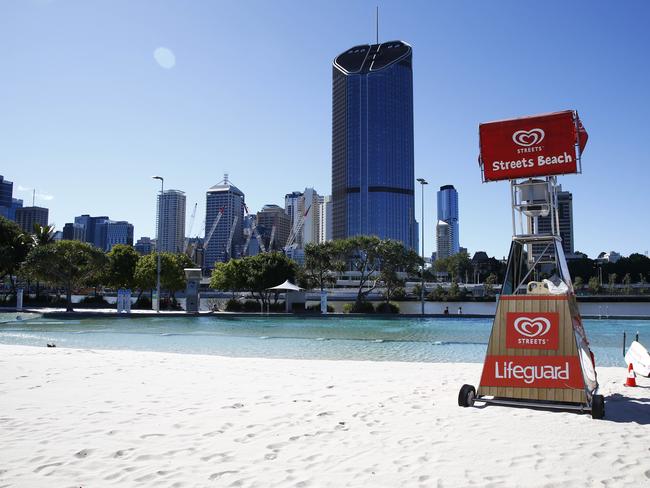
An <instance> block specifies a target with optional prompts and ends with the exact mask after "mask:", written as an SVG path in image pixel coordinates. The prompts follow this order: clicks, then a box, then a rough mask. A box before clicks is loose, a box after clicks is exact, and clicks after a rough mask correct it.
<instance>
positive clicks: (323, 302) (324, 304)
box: [320, 290, 327, 314]
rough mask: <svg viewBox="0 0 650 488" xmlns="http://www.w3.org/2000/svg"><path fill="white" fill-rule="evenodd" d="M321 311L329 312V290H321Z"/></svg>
mask: <svg viewBox="0 0 650 488" xmlns="http://www.w3.org/2000/svg"><path fill="white" fill-rule="evenodd" d="M320 313H323V314H327V291H325V290H322V291H321V292H320Z"/></svg>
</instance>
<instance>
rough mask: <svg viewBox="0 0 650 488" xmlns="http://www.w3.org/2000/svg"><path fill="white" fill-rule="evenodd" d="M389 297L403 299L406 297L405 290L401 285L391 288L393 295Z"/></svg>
mask: <svg viewBox="0 0 650 488" xmlns="http://www.w3.org/2000/svg"><path fill="white" fill-rule="evenodd" d="M418 296H419V295H418ZM391 298H392V299H393V300H404V299H405V298H406V290H405V289H404V288H402V287H399V288H395V290H393V295H392V296H391Z"/></svg>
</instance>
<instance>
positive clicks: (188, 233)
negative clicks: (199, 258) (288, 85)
mask: <svg viewBox="0 0 650 488" xmlns="http://www.w3.org/2000/svg"><path fill="white" fill-rule="evenodd" d="M196 206H197V204H196V203H195V204H194V210H192V215H191V216H190V226H189V229H188V231H187V235H188V236H191V235H192V228H193V227H194V219H195V218H196ZM189 246H190V238H189V237H186V238H185V246H184V248H183V252H185V253H186V254H188V255H191V254H192V252H191V251H190V250H189Z"/></svg>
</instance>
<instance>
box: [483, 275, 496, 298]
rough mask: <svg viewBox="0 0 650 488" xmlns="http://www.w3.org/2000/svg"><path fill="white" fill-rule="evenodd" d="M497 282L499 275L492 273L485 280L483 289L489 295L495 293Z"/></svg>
mask: <svg viewBox="0 0 650 488" xmlns="http://www.w3.org/2000/svg"><path fill="white" fill-rule="evenodd" d="M496 283H497V275H495V274H494V273H490V274H489V275H488V277H487V278H485V281H484V282H483V290H484V291H485V294H486V295H487V296H492V295H494V285H496Z"/></svg>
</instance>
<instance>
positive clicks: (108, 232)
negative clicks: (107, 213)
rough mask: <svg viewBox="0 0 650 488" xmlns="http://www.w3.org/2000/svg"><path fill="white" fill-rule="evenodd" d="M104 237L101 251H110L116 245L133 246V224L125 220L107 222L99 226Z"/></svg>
mask: <svg viewBox="0 0 650 488" xmlns="http://www.w3.org/2000/svg"><path fill="white" fill-rule="evenodd" d="M99 227H100V229H101V230H100V232H101V235H102V241H103V242H102V246H101V249H103V250H104V251H110V250H111V249H112V248H113V246H115V245H116V244H126V245H129V246H132V245H133V224H130V223H129V222H126V221H124V220H119V221H115V220H107V221H106V222H103V223H101V224H100V225H99Z"/></svg>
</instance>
